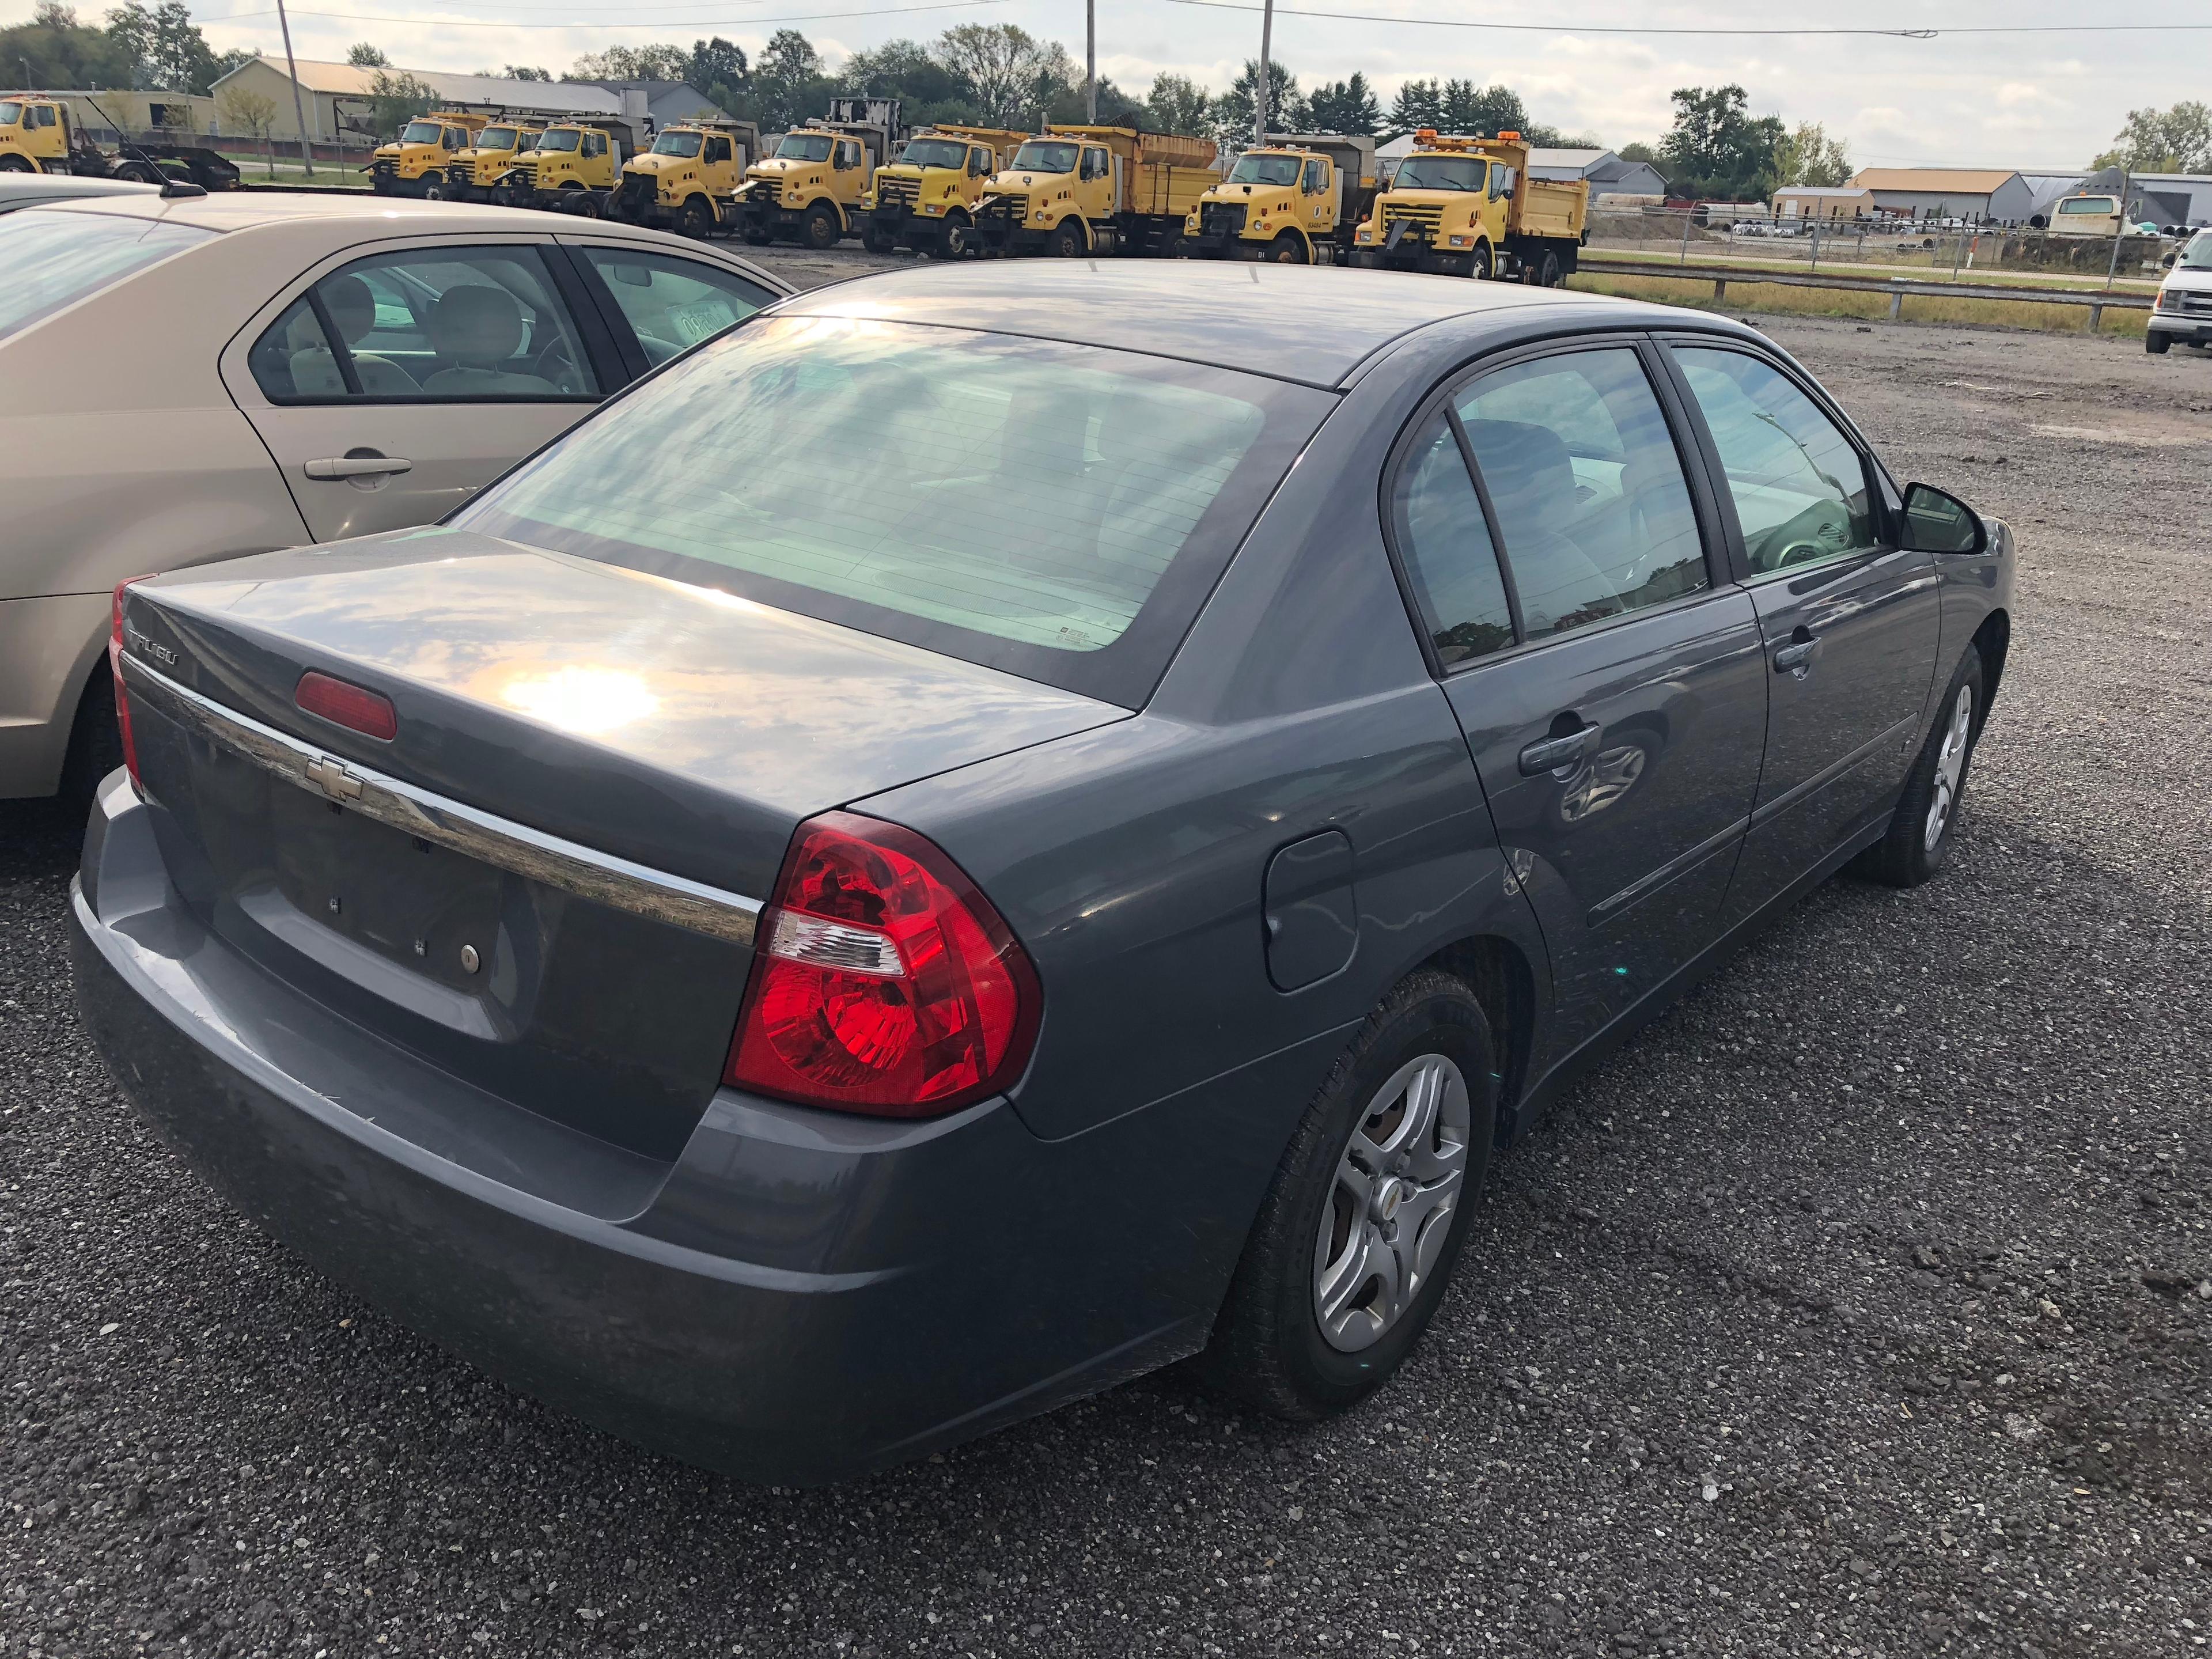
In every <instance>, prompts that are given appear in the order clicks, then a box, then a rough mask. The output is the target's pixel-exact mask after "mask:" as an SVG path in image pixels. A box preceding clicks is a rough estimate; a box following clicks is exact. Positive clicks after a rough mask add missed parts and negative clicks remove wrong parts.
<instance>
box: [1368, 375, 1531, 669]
mask: <svg viewBox="0 0 2212 1659" xmlns="http://www.w3.org/2000/svg"><path fill="white" fill-rule="evenodd" d="M1392 498H1393V499H1392V502H1391V507H1392V516H1393V518H1394V519H1395V521H1396V522H1395V526H1394V528H1395V530H1396V532H1397V541H1398V551H1399V555H1400V556H1401V558H1402V559H1403V561H1404V562H1405V566H1406V574H1407V579H1408V580H1410V581H1411V582H1412V584H1413V598H1414V601H1415V603H1416V604H1417V605H1419V607H1420V611H1421V625H1422V627H1423V628H1424V629H1426V630H1427V632H1428V635H1429V638H1430V640H1431V641H1433V642H1434V644H1435V646H1436V647H1437V658H1438V659H1439V660H1441V661H1442V662H1443V663H1444V664H1445V665H1447V666H1449V665H1450V664H1452V663H1455V662H1465V661H1467V660H1468V659H1471V658H1474V657H1483V656H1487V655H1489V654H1490V653H1492V652H1493V651H1499V650H1503V649H1504V647H1507V646H1509V645H1510V644H1512V643H1513V611H1512V607H1511V605H1510V604H1509V603H1508V602H1507V600H1506V598H1505V582H1504V578H1503V577H1501V576H1500V575H1499V574H1498V550H1497V549H1496V548H1495V547H1494V546H1493V545H1492V543H1491V539H1490V526H1489V525H1488V524H1487V523H1486V522H1485V520H1484V519H1483V516H1482V502H1481V501H1480V499H1479V498H1478V497H1477V496H1476V495H1475V493H1474V479H1473V478H1471V477H1468V471H1467V462H1466V459H1464V457H1462V455H1461V453H1460V447H1459V440H1458V439H1457V438H1455V437H1454V436H1453V435H1452V430H1451V427H1450V424H1449V420H1448V418H1447V416H1445V414H1444V412H1443V410H1437V412H1436V414H1435V415H1433V416H1431V417H1430V419H1429V422H1428V425H1427V426H1426V427H1425V428H1423V429H1422V432H1421V435H1420V436H1419V438H1418V439H1416V440H1415V441H1414V444H1413V450H1412V453H1409V454H1408V455H1407V457H1406V459H1404V460H1403V461H1402V462H1401V463H1400V465H1399V468H1398V479H1397V484H1396V487H1395V489H1394V490H1393V491H1392Z"/></svg>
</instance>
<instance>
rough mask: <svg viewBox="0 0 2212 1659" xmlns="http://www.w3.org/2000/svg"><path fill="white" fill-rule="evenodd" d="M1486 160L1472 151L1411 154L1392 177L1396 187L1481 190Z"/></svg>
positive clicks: (1405, 188)
mask: <svg viewBox="0 0 2212 1659" xmlns="http://www.w3.org/2000/svg"><path fill="white" fill-rule="evenodd" d="M1487 165H1488V163H1486V162H1483V161H1476V160H1475V159H1474V157H1473V156H1471V155H1408V156H1407V158H1406V159H1405V161H1403V162H1402V163H1401V165H1400V167H1399V168H1398V176H1397V178H1396V179H1395V180H1393V188H1395V189H1397V190H1480V189H1481V188H1482V175H1483V170H1484V168H1485V167H1486V166H1487Z"/></svg>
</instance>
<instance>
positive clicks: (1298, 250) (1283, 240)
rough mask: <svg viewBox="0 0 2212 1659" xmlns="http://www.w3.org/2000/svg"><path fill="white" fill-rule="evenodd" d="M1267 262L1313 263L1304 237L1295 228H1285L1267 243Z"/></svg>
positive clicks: (1280, 263) (1284, 263)
mask: <svg viewBox="0 0 2212 1659" xmlns="http://www.w3.org/2000/svg"><path fill="white" fill-rule="evenodd" d="M1267 263H1268V264H1276V265H1304V264H1312V263H1313V255H1312V254H1311V253H1310V252H1307V250H1306V243H1305V238H1304V237H1303V236H1301V235H1299V234H1297V232H1296V231H1295V230H1286V231H1285V232H1284V233H1283V234H1281V235H1279V236H1278V237H1276V238H1275V240H1273V241H1272V242H1270V243H1268V244H1267Z"/></svg>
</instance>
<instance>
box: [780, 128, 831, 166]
mask: <svg viewBox="0 0 2212 1659" xmlns="http://www.w3.org/2000/svg"><path fill="white" fill-rule="evenodd" d="M832 142H833V141H832V140H831V138H830V137H829V134H828V133H826V132H810V133H797V132H794V133H793V134H792V135H791V136H790V137H787V138H786V139H785V140H784V141H783V143H781V144H779V145H777V146H776V151H775V153H776V155H777V156H778V157H779V158H781V159H782V160H785V161H828V160H829V146H830V143H832Z"/></svg>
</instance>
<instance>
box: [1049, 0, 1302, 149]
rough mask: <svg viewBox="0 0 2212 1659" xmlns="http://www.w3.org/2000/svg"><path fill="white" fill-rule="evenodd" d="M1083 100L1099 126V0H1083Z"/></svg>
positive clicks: (1089, 116) (1087, 116) (1089, 119)
mask: <svg viewBox="0 0 2212 1659" xmlns="http://www.w3.org/2000/svg"><path fill="white" fill-rule="evenodd" d="M1270 3H1273V0H1270ZM1083 100H1084V102H1085V105H1086V106H1088V107H1089V110H1090V113H1089V114H1087V115H1086V116H1085V117H1084V118H1085V120H1087V121H1088V122H1090V123H1091V125H1092V126H1094V127H1095V126H1097V125H1098V0H1083Z"/></svg>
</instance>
